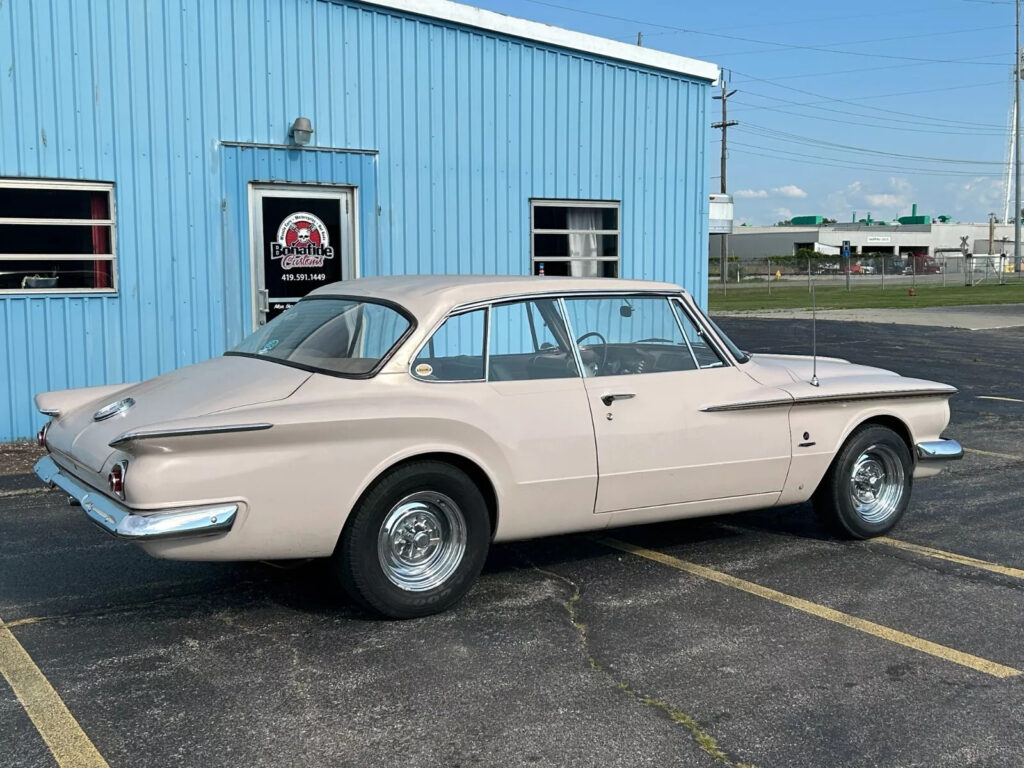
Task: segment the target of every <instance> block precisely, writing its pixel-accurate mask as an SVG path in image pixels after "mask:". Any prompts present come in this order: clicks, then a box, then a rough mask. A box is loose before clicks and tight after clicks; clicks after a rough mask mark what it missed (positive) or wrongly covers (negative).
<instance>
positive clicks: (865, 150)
mask: <svg viewBox="0 0 1024 768" xmlns="http://www.w3.org/2000/svg"><path fill="white" fill-rule="evenodd" d="M739 130H741V131H748V132H751V133H755V134H760V135H764V136H768V137H770V138H774V139H778V140H779V141H787V142H792V143H796V144H809V145H812V146H816V147H825V148H828V149H839V150H844V151H847V152H857V153H860V154H868V155H877V156H879V157H895V158H899V159H904V160H924V161H927V162H933V163H950V164H954V165H998V166H1002V165H1005V163H1002V162H1000V161H996V160H968V159H966V158H954V157H930V156H927V155H908V154H904V153H902V152H889V151H887V150H881V149H871V148H869V147H857V146H853V145H850V144H839V143H836V142H832V141H825V140H824V139H815V138H813V137H811V136H801V135H799V134H796V133H789V132H787V131H779V130H776V129H775V128H769V127H767V126H764V125H757V124H756V123H745V124H744V125H743V126H741V127H740V128H739Z"/></svg>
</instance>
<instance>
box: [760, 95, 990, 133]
mask: <svg viewBox="0 0 1024 768" xmlns="http://www.w3.org/2000/svg"><path fill="white" fill-rule="evenodd" d="M754 95H758V94H754ZM740 103H741V104H748V102H745V101H741V102H740ZM763 108H764V109H767V110H769V111H771V112H778V113H780V114H784V115H793V116H795V117H802V118H805V119H807V120H824V121H825V122H828V123H839V124H841V125H850V124H851V121H850V120H840V119H838V118H835V117H823V116H822V115H808V114H806V113H804V112H794V111H792V110H790V109H784V108H783V107H769V106H765V107H763ZM831 111H833V112H837V111H838V110H831ZM839 114H845V115H849V116H850V117H856V118H858V122H857V123H856V125H857V127H859V128H878V129H882V130H886V131H901V132H906V133H928V134H939V135H945V136H1003V135H1005V133H1004V132H1003V131H998V130H984V131H983V130H979V129H977V128H975V129H973V130H968V129H966V128H963V127H960V126H941V125H940V126H939V127H940V128H951V129H952V128H960V130H948V131H941V130H932V129H929V128H903V127H901V126H898V125H887V124H884V123H877V122H876V123H871V122H865V119H866V118H870V117H871V116H870V115H860V114H856V113H853V112H839ZM879 119H881V118H879ZM884 119H889V120H891V121H892V122H898V123H910V124H914V121H913V120H901V119H899V118H884Z"/></svg>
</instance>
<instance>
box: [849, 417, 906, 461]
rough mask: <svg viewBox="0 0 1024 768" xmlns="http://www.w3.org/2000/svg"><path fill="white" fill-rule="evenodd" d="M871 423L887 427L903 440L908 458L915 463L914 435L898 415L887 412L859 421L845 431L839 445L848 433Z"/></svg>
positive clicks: (850, 433)
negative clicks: (908, 454)
mask: <svg viewBox="0 0 1024 768" xmlns="http://www.w3.org/2000/svg"><path fill="white" fill-rule="evenodd" d="M872 424H877V425H878V426H880V427H888V428H889V429H891V430H892V431H893V432H895V433H896V434H897V435H899V436H900V438H901V439H902V440H903V444H904V445H906V446H907V452H908V453H910V460H911V462H913V463H915V464H916V463H917V460H916V452H915V450H914V446H915V444H914V436H913V434H911V432H910V427H909V426H907V423H906V422H905V421H903V420H902V419H900V418H899V417H898V416H893V415H892V414H889V413H881V414H877V415H875V416H870V417H868V418H866V419H864V420H863V421H861V422H859V423H858V424H857V425H856V426H854V428H853V429H851V430H850V431H849V432H847V433H846V435H845V436H844V437H843V442H842V444H841V445H846V441H847V440H849V439H850V435H852V434H853V433H854V432H856V431H857V430H858V429H860V428H861V427H866V426H869V425H872Z"/></svg>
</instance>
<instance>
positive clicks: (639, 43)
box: [636, 32, 644, 47]
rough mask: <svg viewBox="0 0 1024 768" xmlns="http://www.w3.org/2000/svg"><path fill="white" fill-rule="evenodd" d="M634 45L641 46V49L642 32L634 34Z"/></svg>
mask: <svg viewBox="0 0 1024 768" xmlns="http://www.w3.org/2000/svg"><path fill="white" fill-rule="evenodd" d="M636 44H637V45H639V46H641V47H643V44H644V33H643V32H637V33H636Z"/></svg>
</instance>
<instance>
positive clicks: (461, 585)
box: [333, 461, 491, 619]
mask: <svg viewBox="0 0 1024 768" xmlns="http://www.w3.org/2000/svg"><path fill="white" fill-rule="evenodd" d="M490 534H491V531H490V516H489V514H488V511H487V502H486V501H485V500H484V497H483V495H482V494H481V493H480V489H479V488H477V486H476V484H475V483H474V482H473V481H472V480H471V479H470V478H469V477H468V476H467V475H466V474H465V473H464V472H462V471H460V470H458V469H456V468H455V467H453V466H451V465H450V464H445V463H443V462H439V461H416V462H413V463H410V464H405V465H404V466H401V467H398V468H396V469H394V470H392V471H390V472H388V473H387V474H385V475H384V476H383V477H382V478H380V479H379V480H378V481H377V482H376V483H375V484H374V485H373V487H372V488H371V489H370V491H369V492H368V493H366V494H365V495H364V496H363V498H362V499H361V500H360V502H359V503H358V505H357V506H356V508H355V509H354V510H353V511H352V514H351V516H350V518H349V520H348V523H347V524H346V526H345V530H344V532H343V533H342V536H341V540H340V542H339V543H338V547H337V549H336V550H335V553H334V558H333V561H334V566H335V569H336V571H337V573H338V577H339V580H340V581H341V584H342V586H343V587H344V588H345V591H346V592H347V593H348V594H349V595H350V596H351V597H352V599H353V600H355V601H356V602H357V603H359V604H360V605H362V606H363V607H364V608H367V609H368V610H371V611H373V612H375V613H379V614H381V615H383V616H387V617H390V618H395V619H410V618H415V617H417V616H428V615H430V614H433V613H440V612H441V611H444V610H446V609H448V608H450V607H451V606H452V605H454V604H455V603H457V602H458V601H459V600H460V599H462V597H463V596H464V595H465V594H466V593H467V592H468V591H469V589H470V587H471V586H472V585H473V582H474V581H475V580H476V577H477V576H478V575H479V574H480V570H481V569H482V568H483V565H484V560H485V559H486V558H487V550H488V547H489V545H490Z"/></svg>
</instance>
